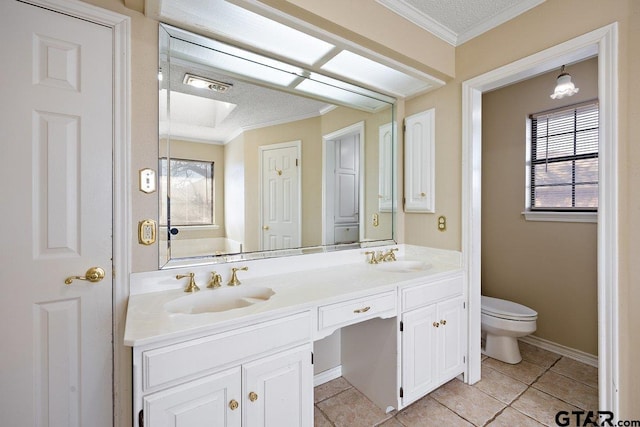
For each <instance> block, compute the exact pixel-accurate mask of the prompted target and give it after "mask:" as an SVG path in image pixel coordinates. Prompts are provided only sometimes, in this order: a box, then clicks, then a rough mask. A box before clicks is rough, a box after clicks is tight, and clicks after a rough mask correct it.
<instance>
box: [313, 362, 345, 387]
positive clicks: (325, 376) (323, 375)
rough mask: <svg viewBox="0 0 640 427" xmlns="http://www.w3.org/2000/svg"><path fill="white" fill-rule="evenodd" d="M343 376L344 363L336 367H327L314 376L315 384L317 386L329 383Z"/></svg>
mask: <svg viewBox="0 0 640 427" xmlns="http://www.w3.org/2000/svg"><path fill="white" fill-rule="evenodd" d="M341 376H342V365H338V366H336V367H335V368H331V369H327V370H326V371H322V372H320V373H319V374H316V375H315V376H314V377H313V386H314V387H317V386H319V385H320V384H324V383H328V382H329V381H331V380H335V379H336V378H340V377H341Z"/></svg>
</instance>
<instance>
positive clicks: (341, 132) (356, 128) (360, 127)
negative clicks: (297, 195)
mask: <svg viewBox="0 0 640 427" xmlns="http://www.w3.org/2000/svg"><path fill="white" fill-rule="evenodd" d="M356 132H357V133H358V134H359V135H360V138H359V141H358V156H359V157H358V161H359V165H358V168H359V171H358V181H359V182H358V186H359V188H358V199H359V200H358V237H359V241H360V242H362V241H363V240H364V235H365V225H366V218H363V217H362V213H363V212H365V205H364V196H365V194H364V180H365V176H364V168H365V158H364V156H365V152H364V147H365V145H364V144H365V141H364V121H361V122H358V123H354V124H352V125H349V126H347V127H345V128H342V129H338V130H336V131H334V132H331V133H328V134H326V135H322V244H323V245H326V244H327V239H326V233H327V197H328V195H327V190H328V188H329V186H328V185H326V184H327V178H328V173H327V169H326V165H327V154H328V153H327V149H328V142H329V141H331V140H333V139H337V138H340V137H342V136H345V135H349V134H351V133H356ZM331 188H333V187H331Z"/></svg>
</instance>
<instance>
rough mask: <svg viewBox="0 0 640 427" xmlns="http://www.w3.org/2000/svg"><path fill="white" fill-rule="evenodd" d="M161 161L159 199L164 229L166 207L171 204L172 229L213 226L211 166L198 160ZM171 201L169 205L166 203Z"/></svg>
mask: <svg viewBox="0 0 640 427" xmlns="http://www.w3.org/2000/svg"><path fill="white" fill-rule="evenodd" d="M168 163H169V172H168V171H167V158H166V157H165V158H161V159H160V188H167V189H168V194H166V195H162V197H161V198H160V199H161V206H160V210H161V214H160V218H161V220H162V221H163V222H162V224H161V225H167V223H166V221H167V204H168V203H170V204H171V219H170V221H171V225H172V226H189V225H192V226H195V225H213V224H214V220H215V217H214V212H215V211H214V193H213V189H214V185H213V166H214V165H213V162H207V161H199V160H182V159H170V160H169V162H168ZM169 201H170V202H169Z"/></svg>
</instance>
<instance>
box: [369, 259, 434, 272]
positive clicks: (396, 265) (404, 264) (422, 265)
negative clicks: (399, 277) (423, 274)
mask: <svg viewBox="0 0 640 427" xmlns="http://www.w3.org/2000/svg"><path fill="white" fill-rule="evenodd" d="M376 268H378V269H379V270H383V271H388V272H391V273H414V272H416V271H423V270H427V269H429V268H431V264H429V263H427V262H424V261H410V260H398V261H390V262H385V263H382V264H378V265H377V266H376Z"/></svg>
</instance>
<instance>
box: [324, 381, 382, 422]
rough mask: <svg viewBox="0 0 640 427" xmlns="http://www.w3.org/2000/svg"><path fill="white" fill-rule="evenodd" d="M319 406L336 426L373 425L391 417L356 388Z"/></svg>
mask: <svg viewBox="0 0 640 427" xmlns="http://www.w3.org/2000/svg"><path fill="white" fill-rule="evenodd" d="M318 408H320V409H321V410H322V412H324V414H325V415H326V416H327V418H328V419H329V421H331V422H333V423H334V424H335V425H336V427H343V426H344V427H371V426H375V425H378V424H380V423H382V422H384V421H386V420H387V419H388V418H391V415H388V414H385V413H384V411H383V410H382V409H380V408H378V407H377V406H376V405H374V404H373V403H372V402H371V401H370V400H369V399H367V398H366V397H365V396H364V395H363V394H362V393H360V392H359V391H358V390H356V389H355V388H350V389H348V390H345V391H343V392H342V393H340V394H337V395H335V396H333V397H330V398H329V399H326V400H324V401H322V402H320V403H318Z"/></svg>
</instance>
